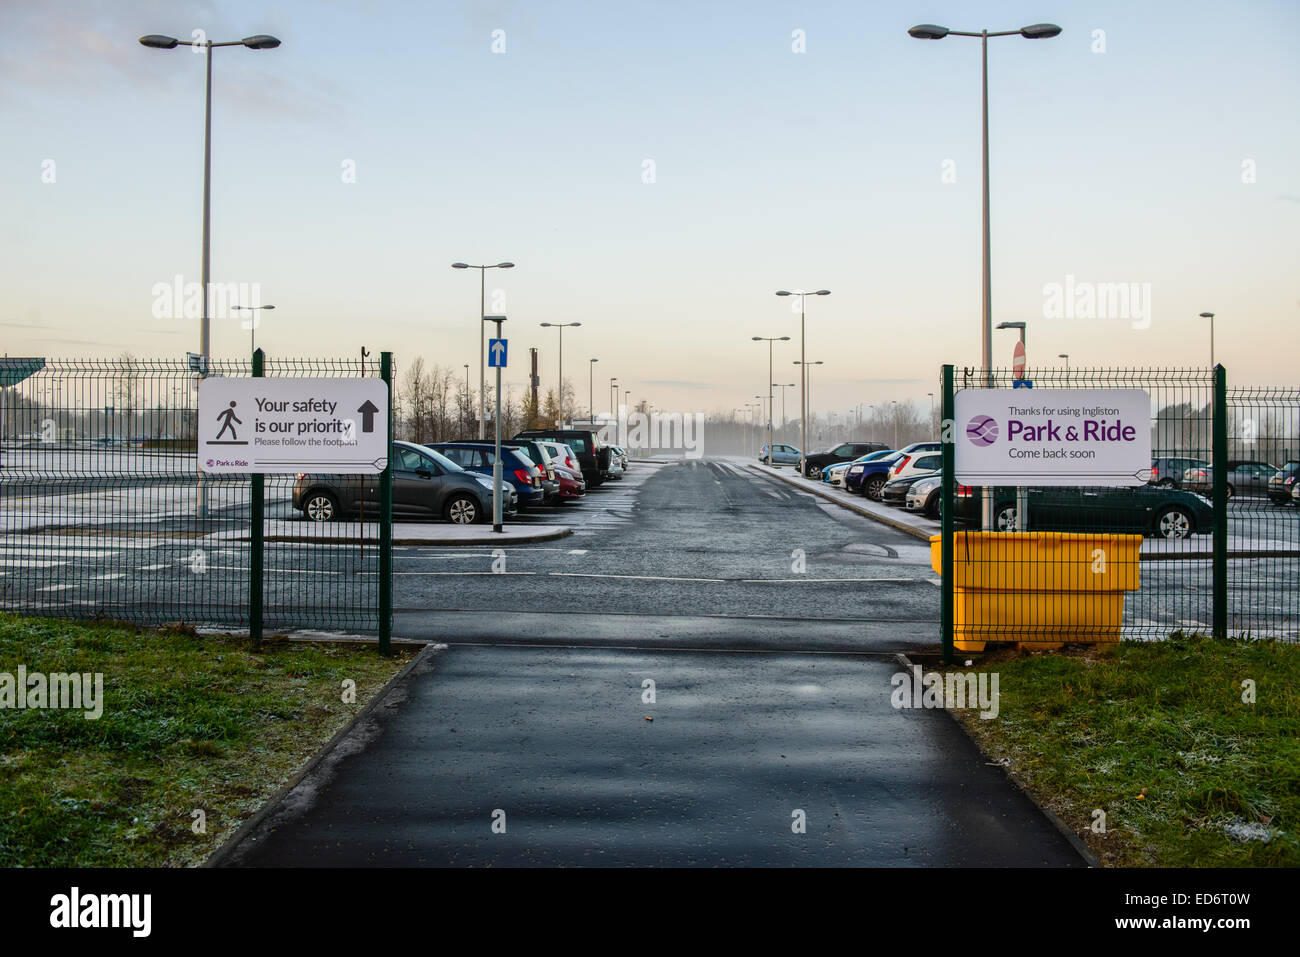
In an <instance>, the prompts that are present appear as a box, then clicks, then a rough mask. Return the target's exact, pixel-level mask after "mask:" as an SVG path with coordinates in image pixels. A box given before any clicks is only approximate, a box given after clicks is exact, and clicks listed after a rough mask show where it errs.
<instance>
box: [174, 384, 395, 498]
mask: <svg viewBox="0 0 1300 957" xmlns="http://www.w3.org/2000/svg"><path fill="white" fill-rule="evenodd" d="M387 465H388V384H387V383H386V382H384V380H383V379H227V378H207V379H203V380H202V381H201V382H200V383H199V468H200V469H202V470H203V471H204V472H209V473H213V474H218V475H229V474H249V473H258V472H263V473H275V472H337V473H344V474H357V473H375V472H382V471H383V470H384V469H385V468H386V467H387Z"/></svg>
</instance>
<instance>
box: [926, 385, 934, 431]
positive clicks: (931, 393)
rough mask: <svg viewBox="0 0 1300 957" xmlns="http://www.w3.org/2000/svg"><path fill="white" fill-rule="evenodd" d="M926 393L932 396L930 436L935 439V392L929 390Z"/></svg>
mask: <svg viewBox="0 0 1300 957" xmlns="http://www.w3.org/2000/svg"><path fill="white" fill-rule="evenodd" d="M926 395H928V396H929V397H930V438H931V439H933V438H935V434H934V424H935V423H934V393H933V392H927V393H926Z"/></svg>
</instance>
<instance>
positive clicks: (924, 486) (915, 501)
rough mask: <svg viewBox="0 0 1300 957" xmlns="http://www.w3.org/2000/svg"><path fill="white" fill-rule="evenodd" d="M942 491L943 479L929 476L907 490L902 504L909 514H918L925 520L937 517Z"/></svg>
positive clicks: (914, 483)
mask: <svg viewBox="0 0 1300 957" xmlns="http://www.w3.org/2000/svg"><path fill="white" fill-rule="evenodd" d="M942 490H943V478H942V477H941V476H938V475H931V476H929V477H928V478H923V479H918V480H917V481H915V482H913V483H912V487H911V488H910V489H908V490H907V498H906V499H905V500H904V504H905V505H906V506H907V510H908V511H909V512H920V513H921V514H922V515H924V516H925V517H926V518H938V517H939V494H940V493H941V492H942Z"/></svg>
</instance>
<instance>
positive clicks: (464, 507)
mask: <svg viewBox="0 0 1300 957" xmlns="http://www.w3.org/2000/svg"><path fill="white" fill-rule="evenodd" d="M442 513H443V517H444V518H446V519H447V521H449V522H451V523H452V524H453V525H473V524H474V523H475V522H477V521H478V519H479V507H478V502H476V501H474V499H472V498H471V497H470V496H468V495H457V496H455V497H454V498H452V500H451V501H450V502H448V503H447V507H446V508H444V509H443V512H442Z"/></svg>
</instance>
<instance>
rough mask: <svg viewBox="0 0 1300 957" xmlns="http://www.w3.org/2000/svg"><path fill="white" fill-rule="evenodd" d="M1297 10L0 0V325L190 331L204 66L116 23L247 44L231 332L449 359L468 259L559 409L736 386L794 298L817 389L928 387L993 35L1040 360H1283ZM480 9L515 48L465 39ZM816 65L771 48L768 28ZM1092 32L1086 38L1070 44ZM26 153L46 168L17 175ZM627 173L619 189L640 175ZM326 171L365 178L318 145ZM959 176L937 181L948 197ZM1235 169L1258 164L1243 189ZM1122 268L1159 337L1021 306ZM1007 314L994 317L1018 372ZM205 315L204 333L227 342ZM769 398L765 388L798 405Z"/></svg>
mask: <svg viewBox="0 0 1300 957" xmlns="http://www.w3.org/2000/svg"><path fill="white" fill-rule="evenodd" d="M1298 11H1300V7H1297V5H1296V4H1295V3H1293V2H1290V0H1283V2H1246V3H1239V4H1233V5H1230V6H1229V5H1224V4H1222V3H1209V2H1140V0H1139V2H1096V3H1089V4H1086V5H1084V4H1079V3H1063V2H1061V0H1053V2H1043V0H1033V2H1028V0H1026V2H989V3H982V4H972V3H969V2H908V3H903V2H876V3H870V4H864V3H860V2H857V3H850V2H842V3H802V4H801V3H767V2H756V3H739V2H734V3H732V2H726V3H724V2H708V0H701V2H682V3H672V2H665V3H636V4H622V3H597V2H583V3H579V2H545V0H538V2H532V3H510V2H502V3H498V2H483V3H413V2H412V3H400V2H389V3H383V2H372V3H366V4H356V3H342V2H313V3H308V2H285V3H273V4H258V3H252V2H207V3H199V2H188V0H175V2H164V0H142V2H130V0H124V2H117V3H107V2H104V3H94V2H88V0H69V2H57V0H55V2H50V3H47V4H40V5H32V6H30V7H28V8H26V9H12V8H9V7H8V6H6V8H4V9H3V10H0V35H2V36H4V37H6V41H5V43H4V46H3V49H2V51H0V124H2V125H3V128H4V129H5V130H6V135H5V149H4V150H3V151H0V196H3V207H2V208H3V213H4V223H5V229H4V230H3V231H0V338H2V339H3V342H4V347H3V351H5V352H8V353H9V354H11V355H14V354H38V355H49V356H82V355H85V356H91V355H111V354H115V353H117V352H120V351H121V350H122V349H130V350H131V351H133V352H135V353H137V354H139V355H147V356H162V355H179V354H183V353H184V352H185V351H186V350H187V349H195V348H196V347H197V325H198V323H197V321H196V320H185V319H154V318H152V317H151V315H150V310H151V305H152V301H153V294H152V291H151V290H152V287H153V285H154V284H155V283H158V282H171V281H172V278H173V276H175V275H176V274H178V273H179V274H181V275H183V277H184V279H185V280H186V281H197V279H198V269H199V252H200V247H199V240H200V214H201V186H202V145H203V141H202V135H203V128H202V116H203V115H202V108H203V57H202V56H201V55H196V54H194V53H192V52H190V51H189V50H187V49H184V48H180V49H177V50H173V51H169V52H163V51H156V50H149V49H146V48H144V47H142V46H140V45H139V44H138V43H137V42H136V38H137V37H138V36H140V35H142V34H145V33H167V34H172V35H174V36H179V37H182V38H188V37H189V36H190V33H191V31H192V30H194V29H195V28H200V27H201V28H204V29H206V30H207V31H208V33H209V35H210V36H211V37H212V38H213V39H216V40H227V39H238V38H240V37H242V36H246V35H249V34H254V33H263V32H265V33H271V34H274V35H275V36H277V37H279V38H280V39H281V40H282V41H283V46H282V47H280V48H279V49H277V50H273V51H249V50H246V49H244V48H242V47H232V48H229V49H221V50H217V51H216V53H215V60H216V62H215V69H214V112H213V136H214V153H213V165H214V179H213V224H212V236H213V245H212V272H213V275H212V278H213V280H214V281H216V282H237V283H259V284H260V287H261V291H262V297H263V300H262V301H263V302H271V303H274V304H275V305H276V306H277V310H276V312H275V313H274V314H272V315H271V316H269V317H268V318H267V320H266V322H265V324H264V325H263V327H262V328H261V329H260V330H259V334H258V340H259V344H261V345H263V346H264V347H265V348H267V349H268V351H272V352H275V353H278V354H307V355H340V354H341V355H352V354H354V353H355V352H356V350H357V349H358V348H359V347H360V346H361V345H362V344H364V345H366V346H367V347H369V348H370V349H372V350H373V351H376V352H377V351H378V350H380V349H383V348H390V349H393V350H394V351H395V352H397V353H398V358H399V362H400V361H401V359H402V358H403V357H409V356H412V355H414V354H416V353H419V354H423V355H424V357H425V359H426V361H428V362H431V363H440V364H443V365H448V366H452V367H454V368H456V369H458V370H459V369H460V367H461V365H462V364H463V363H466V362H468V363H471V365H474V364H476V363H477V361H478V339H477V310H478V289H477V288H476V287H477V284H478V283H477V275H476V274H475V273H465V272H458V271H453V270H452V269H450V268H449V265H450V263H451V262H452V261H454V260H459V259H463V260H466V261H469V262H475V263H478V262H496V261H499V260H502V259H510V260H513V261H514V262H516V263H517V264H518V268H516V269H515V270H513V271H511V272H509V273H505V274H498V275H493V274H491V273H489V289H492V288H493V287H500V288H501V289H503V290H504V292H505V302H504V305H505V311H506V312H507V314H508V315H509V316H510V323H509V327H508V334H509V336H510V339H511V347H512V360H513V362H512V368H511V369H510V370H509V374H508V376H507V381H510V382H514V383H516V384H517V385H519V386H522V384H523V382H524V380H525V377H526V374H527V370H526V367H525V363H526V358H527V348H528V346H530V345H536V346H540V347H541V349H542V375H543V382H544V385H550V384H553V379H554V375H555V358H556V355H555V333H554V331H553V330H549V331H548V330H543V329H540V328H538V325H537V324H538V323H539V322H545V321H550V322H567V321H580V322H582V323H583V327H582V328H581V329H578V330H573V331H571V332H568V333H566V335H565V360H566V361H565V372H566V376H568V377H569V378H571V379H572V380H573V382H574V384H575V386H576V388H577V391H578V394H579V395H580V396H582V397H583V399H582V401H583V402H584V403H585V396H586V394H587V362H586V360H587V359H588V358H590V357H593V356H595V357H598V358H599V359H600V362H599V363H598V364H597V366H596V369H597V388H596V395H597V405H598V406H600V405H601V402H602V398H603V396H605V395H606V394H607V392H606V391H604V390H602V389H601V387H600V382H601V381H602V380H603V381H604V382H605V383H606V384H607V383H608V378H609V376H614V375H616V376H618V377H619V378H620V381H621V382H622V383H623V385H624V387H625V388H630V389H631V390H632V393H633V400H634V401H636V400H637V399H640V398H645V397H649V398H650V400H651V401H652V402H653V403H654V404H655V405H656V406H657V407H661V408H678V409H684V410H694V409H705V410H707V409H712V408H717V407H731V408H734V407H736V406H739V405H741V404H743V403H744V402H745V401H747V400H752V397H753V396H754V394H755V393H757V392H760V391H764V384H765V382H766V376H767V370H766V359H767V355H766V352H767V350H766V347H765V346H760V345H759V344H757V343H752V342H750V341H749V337H750V336H752V335H792V336H794V337H796V341H794V342H792V343H790V344H789V345H787V346H785V348H784V349H783V350H780V351H778V367H783V368H784V370H785V371H784V372H781V371H778V372H777V376H776V378H777V379H778V380H781V381H796V379H797V370H796V369H795V368H794V366H792V365H791V361H792V360H793V359H795V358H797V356H798V352H797V347H798V344H797V336H798V317H797V315H792V314H791V312H790V310H789V305H788V303H789V300H782V299H777V298H776V297H775V296H773V295H772V293H773V291H774V290H776V289H778V288H797V287H799V286H805V287H807V288H820V287H827V288H830V289H831V290H832V291H833V294H832V295H831V296H830V297H826V298H819V299H814V300H810V302H809V323H808V341H809V346H808V348H809V358H810V359H822V360H824V361H825V362H826V365H825V366H823V367H821V368H820V369H819V370H818V372H817V373H816V377H815V379H814V389H813V392H814V404H815V405H816V406H817V407H818V408H819V409H822V410H825V409H827V408H835V409H840V410H843V409H846V408H848V407H850V406H851V405H856V404H857V403H858V402H874V401H879V400H888V399H894V398H897V399H900V400H901V399H912V400H915V401H917V402H919V403H922V404H928V400H927V399H926V397H925V396H926V393H927V392H929V391H933V389H934V381H935V378H936V376H937V374H938V368H939V365H940V364H941V363H942V362H945V361H952V362H956V363H958V364H959V365H960V364H970V365H973V364H975V362H976V361H977V360H978V350H979V308H980V234H979V227H980V205H979V144H980V140H979V116H980V114H979V106H980V101H979V42H978V41H977V40H974V39H970V38H958V37H952V38H949V39H946V40H943V41H938V42H934V41H920V40H915V39H912V38H911V37H909V36H908V35H907V33H906V30H907V28H908V27H909V26H912V25H913V24H915V23H921V22H931V23H941V24H945V25H948V26H950V27H952V28H954V29H967V30H973V29H979V28H980V27H982V26H988V27H989V28H990V29H1011V28H1016V27H1019V26H1022V25H1024V24H1028V23H1034V22H1040V21H1049V22H1055V23H1058V24H1060V25H1061V26H1062V27H1063V28H1064V32H1063V33H1062V35H1061V36H1059V37H1057V38H1055V39H1052V40H1037V41H1026V40H1024V39H1022V38H1020V37H1005V38H1000V39H997V40H994V41H991V42H990V84H991V90H990V109H991V117H992V119H991V134H992V197H993V270H994V287H993V304H994V319H995V322H996V321H1003V320H1022V319H1023V320H1026V321H1028V322H1029V324H1030V325H1029V358H1030V365H1031V366H1033V365H1035V364H1036V363H1039V362H1048V363H1050V364H1057V363H1059V361H1060V360H1058V359H1057V358H1056V355H1057V353H1060V352H1068V353H1070V355H1071V360H1070V362H1071V365H1072V366H1084V365H1103V366H1105V365H1123V366H1165V367H1167V366H1178V367H1186V366H1192V365H1203V364H1205V363H1206V362H1207V361H1208V354H1209V344H1208V331H1207V329H1206V326H1205V322H1204V320H1200V319H1198V318H1197V317H1196V316H1197V313H1199V312H1201V311H1204V310H1210V311H1214V312H1216V313H1218V315H1219V320H1218V321H1217V324H1216V331H1217V342H1216V352H1217V358H1218V359H1219V361H1221V362H1223V363H1224V364H1225V365H1226V366H1227V367H1228V369H1229V375H1230V378H1231V380H1232V381H1234V382H1236V383H1239V384H1246V383H1268V384H1279V383H1290V384H1294V382H1295V360H1296V356H1297V354H1300V348H1297V347H1298V346H1300V335H1298V334H1297V332H1296V330H1297V328H1298V323H1297V320H1298V319H1300V288H1298V287H1297V281H1296V277H1297V275H1300V269H1297V267H1298V266H1300V255H1297V250H1298V244H1297V226H1298V224H1300V134H1298V133H1297V123H1296V117H1297V116H1300V55H1297V53H1296V52H1295V51H1296V49H1297V42H1298V41H1300V12H1298ZM495 29H501V30H504V31H505V42H506V52H505V53H504V54H493V53H492V51H491V45H492V31H493V30H495ZM796 29H800V30H803V31H805V33H806V38H807V39H806V44H807V52H806V53H802V54H796V53H794V52H792V50H791V43H792V39H791V34H792V31H794V30H796ZM1098 29H1100V30H1104V31H1105V52H1104V53H1096V52H1093V47H1094V45H1095V43H1096V41H1095V40H1094V38H1093V31H1094V30H1098ZM47 159H52V160H54V162H55V171H56V181H55V182H54V183H43V182H42V168H43V167H42V163H43V161H45V160H47ZM647 159H649V160H653V162H654V164H655V174H656V176H655V182H654V183H651V184H647V183H644V182H642V170H643V161H644V160H647ZM345 160H352V161H355V164H356V180H357V181H356V182H355V183H344V182H342V177H341V175H340V173H341V164H343V163H344V161H345ZM945 161H951V162H952V164H953V168H955V171H956V182H954V183H945V182H943V180H942V176H941V174H942V173H943V169H944V164H945ZM1246 161H1252V162H1253V164H1254V169H1255V176H1256V182H1254V183H1244V182H1243V181H1242V164H1243V162H1246ZM1067 275H1073V276H1074V277H1075V279H1076V281H1077V282H1088V281H1091V282H1124V283H1138V284H1144V283H1149V284H1150V285H1151V295H1152V317H1151V320H1152V321H1151V323H1150V327H1149V328H1145V329H1142V328H1134V327H1133V326H1134V323H1133V322H1131V321H1128V320H1125V319H1101V318H1098V319H1055V318H1046V317H1045V316H1044V294H1043V287H1044V285H1045V284H1048V283H1052V282H1060V283H1063V282H1064V281H1065V278H1066V276H1067ZM1013 341H1014V340H1013V335H1012V334H1011V333H1006V332H998V333H995V338H994V355H995V358H996V359H997V360H998V362H999V363H1000V364H1002V363H1005V362H1007V361H1009V357H1010V352H1011V347H1012V344H1013ZM246 343H247V333H246V332H243V331H242V330H240V329H239V328H238V327H237V324H236V323H235V322H231V321H229V320H225V321H216V322H214V326H213V352H214V354H217V355H233V354H235V353H236V352H243V351H245V350H246V348H247V345H246ZM792 398H793V396H792Z"/></svg>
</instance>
